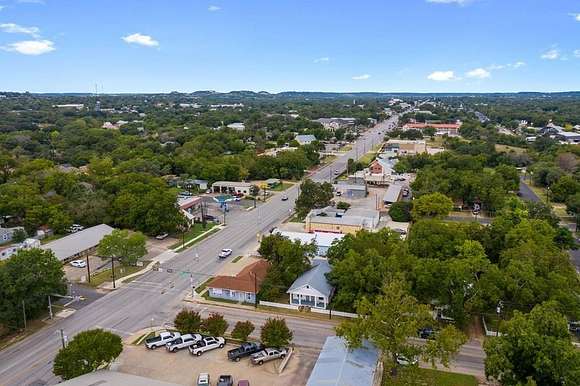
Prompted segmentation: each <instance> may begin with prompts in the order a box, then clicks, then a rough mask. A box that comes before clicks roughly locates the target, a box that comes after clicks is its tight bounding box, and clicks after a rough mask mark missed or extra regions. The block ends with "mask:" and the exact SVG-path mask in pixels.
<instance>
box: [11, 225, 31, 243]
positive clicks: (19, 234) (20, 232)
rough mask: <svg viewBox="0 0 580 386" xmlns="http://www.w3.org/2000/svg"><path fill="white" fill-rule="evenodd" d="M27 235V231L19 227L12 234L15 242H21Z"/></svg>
mask: <svg viewBox="0 0 580 386" xmlns="http://www.w3.org/2000/svg"><path fill="white" fill-rule="evenodd" d="M26 237H28V236H27V235H26V231H25V230H24V229H20V228H18V229H16V230H15V231H14V233H13V234H12V241H13V242H15V243H21V242H23V241H24V240H26Z"/></svg>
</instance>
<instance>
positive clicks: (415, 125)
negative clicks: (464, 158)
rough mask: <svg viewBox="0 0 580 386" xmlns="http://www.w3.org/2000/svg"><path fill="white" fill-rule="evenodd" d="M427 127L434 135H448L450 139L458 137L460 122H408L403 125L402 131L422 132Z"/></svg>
mask: <svg viewBox="0 0 580 386" xmlns="http://www.w3.org/2000/svg"><path fill="white" fill-rule="evenodd" d="M428 127H431V128H433V129H435V135H439V136H442V135H448V136H450V137H456V136H458V135H459V128H460V127H461V122H459V121H458V122H456V123H429V122H427V123H420V122H409V123H406V124H405V125H403V130H410V129H416V130H423V129H426V128H428Z"/></svg>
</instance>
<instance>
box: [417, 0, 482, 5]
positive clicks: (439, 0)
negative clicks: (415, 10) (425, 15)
mask: <svg viewBox="0 0 580 386" xmlns="http://www.w3.org/2000/svg"><path fill="white" fill-rule="evenodd" d="M471 1H472V0H427V2H428V3H435V4H457V5H466V4H467V3H470V2H471Z"/></svg>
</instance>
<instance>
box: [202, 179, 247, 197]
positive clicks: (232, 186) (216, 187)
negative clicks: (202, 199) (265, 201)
mask: <svg viewBox="0 0 580 386" xmlns="http://www.w3.org/2000/svg"><path fill="white" fill-rule="evenodd" d="M251 187H252V184H250V183H249V182H232V181H216V182H214V183H213V184H212V185H211V189H212V190H213V191H214V193H226V194H245V195H248V194H250V188H251Z"/></svg>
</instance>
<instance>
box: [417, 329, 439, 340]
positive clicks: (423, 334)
mask: <svg viewBox="0 0 580 386" xmlns="http://www.w3.org/2000/svg"><path fill="white" fill-rule="evenodd" d="M417 334H418V335H419V338H421V339H435V334H436V332H435V330H434V329H432V328H431V327H425V328H421V329H419V331H417Z"/></svg>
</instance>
